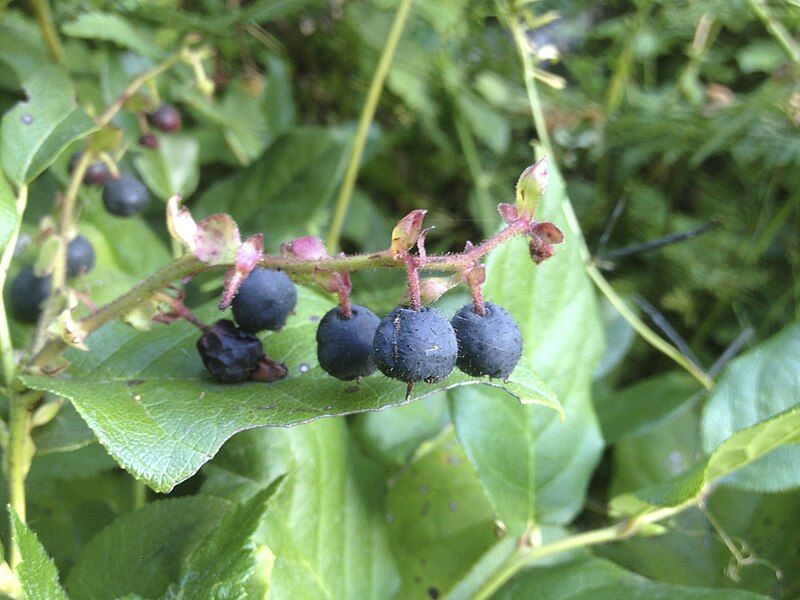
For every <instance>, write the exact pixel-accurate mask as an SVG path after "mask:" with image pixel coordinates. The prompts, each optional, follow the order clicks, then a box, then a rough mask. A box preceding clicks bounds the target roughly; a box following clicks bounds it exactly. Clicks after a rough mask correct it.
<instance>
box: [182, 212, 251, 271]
mask: <svg viewBox="0 0 800 600" xmlns="http://www.w3.org/2000/svg"><path fill="white" fill-rule="evenodd" d="M194 240H195V249H194V255H195V256H196V257H197V258H198V259H200V260H201V261H202V262H204V263H205V264H207V265H224V264H228V263H231V262H233V261H234V260H236V253H237V252H238V250H239V247H240V246H241V245H242V240H241V238H240V237H239V227H238V226H237V225H236V223H235V222H234V220H233V219H232V218H231V216H230V215H224V214H219V215H211V216H210V217H206V218H205V219H203V220H202V221H200V222H198V223H197V231H196V233H195V236H194Z"/></svg>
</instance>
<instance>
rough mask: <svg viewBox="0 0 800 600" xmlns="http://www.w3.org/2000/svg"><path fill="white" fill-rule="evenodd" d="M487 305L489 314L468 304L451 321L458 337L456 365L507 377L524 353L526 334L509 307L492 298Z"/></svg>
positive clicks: (470, 371)
mask: <svg viewBox="0 0 800 600" xmlns="http://www.w3.org/2000/svg"><path fill="white" fill-rule="evenodd" d="M483 306H484V310H485V314H483V315H479V314H478V313H476V312H475V309H474V307H473V305H472V304H467V305H466V306H464V307H462V308H461V310H459V311H458V312H457V313H456V314H455V315H454V316H453V318H452V319H451V321H450V323H451V324H452V325H453V329H454V330H455V332H456V339H458V360H457V361H456V365H457V366H458V368H459V369H461V370H462V371H464V373H466V374H467V375H473V376H475V377H482V376H484V375H488V376H489V377H496V378H499V379H505V378H507V377H508V376H509V375H511V371H513V370H514V367H515V366H516V365H517V362H519V357H520V356H521V355H522V334H521V333H520V331H519V326H518V325H517V322H516V321H514V318H513V317H512V316H511V315H510V314H508V313H507V312H506V311H505V309H503V308H502V307H500V306H497V305H496V304H492V303H491V302H485V303H484V305H483Z"/></svg>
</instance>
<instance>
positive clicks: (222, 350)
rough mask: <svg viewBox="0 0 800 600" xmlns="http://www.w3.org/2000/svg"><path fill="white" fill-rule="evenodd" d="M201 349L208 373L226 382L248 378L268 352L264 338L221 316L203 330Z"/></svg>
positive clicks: (237, 381) (199, 346)
mask: <svg viewBox="0 0 800 600" xmlns="http://www.w3.org/2000/svg"><path fill="white" fill-rule="evenodd" d="M197 351H198V352H199V353H200V358H201V359H202V360H203V364H204V365H205V367H206V369H208V372H209V373H211V375H212V376H213V377H214V379H216V380H217V381H221V382H222V383H239V382H241V381H247V380H248V379H250V376H251V375H252V374H253V373H254V372H255V370H256V368H257V367H258V363H259V361H260V360H261V357H262V356H263V355H264V348H263V346H262V345H261V340H259V339H258V338H257V337H256V336H254V335H252V334H250V333H247V332H245V331H242V330H241V329H239V328H238V327H236V325H234V323H233V321H229V320H228V319H220V320H219V321H217V322H216V323H214V324H213V325H212V326H211V327H209V328H208V329H207V330H206V331H205V332H204V333H203V335H202V336H201V337H200V339H199V340H197Z"/></svg>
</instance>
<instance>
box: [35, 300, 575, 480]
mask: <svg viewBox="0 0 800 600" xmlns="http://www.w3.org/2000/svg"><path fill="white" fill-rule="evenodd" d="M329 308H330V304H329V303H328V301H326V300H325V299H323V298H322V297H321V296H320V295H319V294H316V293H314V292H311V291H306V290H303V291H301V293H300V298H299V302H298V308H297V314H296V315H295V316H294V317H292V319H291V320H290V323H289V325H288V326H287V327H286V328H285V329H284V330H283V331H281V332H279V333H275V334H272V335H268V336H265V338H264V339H265V349H266V351H267V352H268V353H269V354H270V355H271V356H272V357H273V358H275V359H276V360H279V361H281V362H283V363H285V364H286V365H287V367H288V369H289V376H288V377H286V378H285V379H282V380H280V381H277V382H274V383H271V384H263V383H244V384H238V385H223V384H218V383H215V382H213V381H212V380H211V379H210V376H209V375H208V373H207V372H206V371H205V369H204V368H203V365H202V363H201V361H200V357H199V355H198V354H197V350H196V348H195V344H196V342H197V339H198V338H199V332H198V331H197V329H195V328H194V327H193V326H191V325H188V324H187V323H185V322H181V323H174V324H172V325H169V326H166V325H154V326H153V328H152V330H150V331H147V332H137V331H135V330H133V329H131V328H129V327H127V326H125V325H122V324H119V323H113V324H109V325H107V326H105V327H103V328H101V329H99V330H98V331H96V332H95V333H94V334H92V336H90V337H89V339H88V340H87V345H88V346H89V348H90V349H91V351H90V352H88V353H85V352H79V351H74V352H69V353H68V354H67V357H68V358H69V359H70V360H72V361H73V364H72V366H71V368H70V370H69V374H70V377H68V378H50V377H43V376H25V377H24V381H25V383H26V385H28V386H30V387H31V388H33V389H42V390H46V391H50V392H52V393H54V394H58V395H60V396H64V397H66V398H69V399H70V400H72V403H73V405H74V406H75V408H76V409H77V410H78V412H79V413H80V414H81V416H82V417H83V418H84V420H85V421H86V422H87V424H88V425H89V427H91V429H92V430H93V431H94V432H95V435H97V438H98V440H99V441H100V443H102V444H103V445H104V446H105V447H106V448H107V449H108V451H109V453H110V454H111V455H112V456H113V457H114V458H115V459H116V460H117V461H118V462H119V463H120V465H122V466H123V467H124V468H125V469H127V470H128V471H130V472H131V473H133V474H134V475H135V476H136V477H137V478H140V479H143V480H145V481H146V482H147V483H148V485H150V486H151V487H152V488H153V489H154V490H157V491H169V490H170V489H172V487H173V486H174V485H175V484H177V483H179V482H181V481H183V480H184V479H186V478H187V477H190V476H191V475H193V474H194V473H195V472H196V471H197V469H199V468H200V467H201V466H202V465H203V463H205V462H206V461H208V460H209V459H210V458H211V457H212V456H214V454H216V452H217V450H219V447H220V446H221V445H222V443H223V442H224V441H225V440H227V439H228V438H230V437H231V436H232V435H233V434H234V433H236V432H238V431H242V430H243V429H249V428H252V427H260V426H287V425H297V424H299V423H303V422H306V421H310V420H313V419H318V418H321V417H328V416H335V415H345V414H352V413H357V412H362V411H366V410H377V409H380V408H385V407H387V406H394V405H398V404H404V403H405V402H406V386H405V384H404V383H401V382H397V381H394V380H390V379H388V378H386V377H384V376H382V375H380V374H375V375H373V376H371V377H367V378H365V379H363V380H362V381H360V382H358V383H354V382H342V381H339V380H337V379H334V378H332V377H330V376H329V375H327V374H326V373H325V372H324V371H322V369H321V368H319V367H318V366H317V361H316V345H315V343H316V342H315V335H316V324H317V319H318V318H319V315H322V314H324V313H325V312H327V310H328V309H329ZM200 314H201V316H202V317H204V318H207V320H208V321H211V320H213V319H216V318H219V316H220V313H219V312H218V311H217V310H216V308H215V307H213V306H210V307H207V309H206V310H204V311H200ZM475 384H484V385H489V386H492V387H500V388H503V389H505V390H506V391H507V392H508V393H510V394H512V395H514V396H516V397H517V398H518V399H519V400H520V401H522V402H533V403H542V404H544V405H547V406H549V407H551V408H554V409H556V410H558V409H559V405H558V402H557V400H556V399H555V396H554V395H553V394H552V392H550V391H549V390H548V389H547V387H546V386H545V385H544V384H543V383H542V382H541V380H540V379H539V378H538V377H537V376H536V375H535V374H534V373H532V372H531V371H530V370H529V369H527V368H525V367H523V368H519V369H517V371H516V372H515V373H514V375H513V376H512V377H511V379H510V380H509V381H507V382H498V381H492V380H488V379H476V378H470V377H467V376H466V375H463V374H459V373H454V374H452V375H451V376H450V377H449V378H448V379H446V380H445V381H443V382H440V383H438V384H418V385H415V387H414V393H413V396H412V398H413V399H419V398H424V397H426V396H429V395H431V394H434V393H436V392H438V391H441V390H446V389H450V388H454V387H459V386H464V385H475Z"/></svg>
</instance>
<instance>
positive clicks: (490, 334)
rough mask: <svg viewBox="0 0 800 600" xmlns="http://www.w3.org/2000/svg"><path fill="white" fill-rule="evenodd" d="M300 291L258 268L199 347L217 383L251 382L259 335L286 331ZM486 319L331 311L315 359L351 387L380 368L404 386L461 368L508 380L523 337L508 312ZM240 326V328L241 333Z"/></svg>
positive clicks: (489, 308) (473, 313) (467, 314)
mask: <svg viewBox="0 0 800 600" xmlns="http://www.w3.org/2000/svg"><path fill="white" fill-rule="evenodd" d="M296 302H297V292H296V290H295V286H294V284H293V283H292V281H291V280H290V279H289V278H288V277H287V276H286V274H285V273H283V272H281V271H274V270H271V269H262V268H258V269H255V270H254V271H253V272H252V273H251V274H250V275H249V276H248V278H247V279H246V280H245V281H244V283H243V284H242V286H241V287H240V289H239V291H238V293H237V295H236V296H235V298H234V299H233V303H232V305H231V308H232V312H233V318H234V320H235V321H236V324H234V323H233V322H231V321H229V320H227V319H222V320H220V321H217V322H216V323H215V324H214V325H213V326H212V327H209V328H207V329H206V330H205V331H204V333H203V335H202V336H201V338H200V339H199V340H198V342H197V349H198V352H199V353H200V356H201V358H202V360H203V364H204V365H205V366H206V369H208V371H209V372H210V373H211V374H212V375H213V376H214V377H215V378H216V379H217V380H219V381H221V382H225V383H237V382H241V381H246V380H249V379H252V375H253V373H254V372H255V371H256V370H257V368H258V366H259V361H261V360H262V358H263V355H264V353H263V347H262V345H261V341H260V340H259V339H258V338H257V337H256V336H255V335H254V334H255V333H257V332H259V331H263V330H277V329H280V328H281V327H283V325H284V324H285V323H286V319H287V317H288V316H289V314H290V313H291V312H292V310H293V309H294V307H295V304H296ZM482 309H483V312H482V314H481V313H480V312H478V309H477V308H476V307H475V306H474V305H473V304H468V305H466V306H464V307H463V308H461V309H460V310H459V311H458V312H457V313H456V314H455V316H454V317H453V318H452V319H451V320H450V321H448V320H447V319H446V318H445V317H444V316H443V315H442V314H441V313H440V312H439V311H437V310H436V309H433V308H427V307H426V308H421V309H420V310H414V309H412V308H407V307H404V306H398V307H397V308H395V309H394V310H393V311H391V312H390V313H389V314H388V315H386V316H385V317H384V318H383V319H380V318H379V317H378V316H377V315H375V313H373V312H372V311H371V310H370V309H368V308H366V307H364V306H359V305H356V304H353V305H350V306H349V307H348V310H347V311H346V312H347V313H349V314H345V311H343V310H342V308H341V307H339V306H337V307H334V308H332V309H331V310H329V311H328V312H327V313H326V314H325V316H324V317H322V319H321V320H320V322H319V326H318V328H317V336H316V338H317V357H318V359H319V364H320V366H321V367H322V368H323V369H324V370H325V371H326V372H327V373H328V374H329V375H332V376H333V377H336V378H337V379H341V380H344V381H349V380H352V379H356V378H359V377H366V376H368V375H371V374H372V373H374V372H375V369H376V368H377V369H379V370H380V371H381V372H382V373H383V374H384V375H386V376H387V377H391V378H392V379H398V380H400V381H404V382H407V383H413V382H417V381H425V382H428V383H433V382H435V381H439V380H441V379H444V378H445V377H447V376H448V375H449V374H450V372H451V371H452V370H453V367H455V366H458V368H459V369H461V370H462V371H463V372H465V373H467V374H469V375H473V376H476V377H481V376H487V375H488V376H489V377H493V378H500V379H505V378H507V377H508V376H509V375H510V374H511V371H512V370H513V369H514V367H515V366H516V364H517V362H518V361H519V358H520V355H521V354H522V335H521V334H520V330H519V327H518V326H517V323H516V322H515V321H514V319H513V318H512V317H511V315H509V314H508V313H507V312H506V311H505V310H504V309H503V308H501V307H499V306H497V305H495V304H492V303H489V302H486V303H483V306H482ZM237 325H238V327H237Z"/></svg>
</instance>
